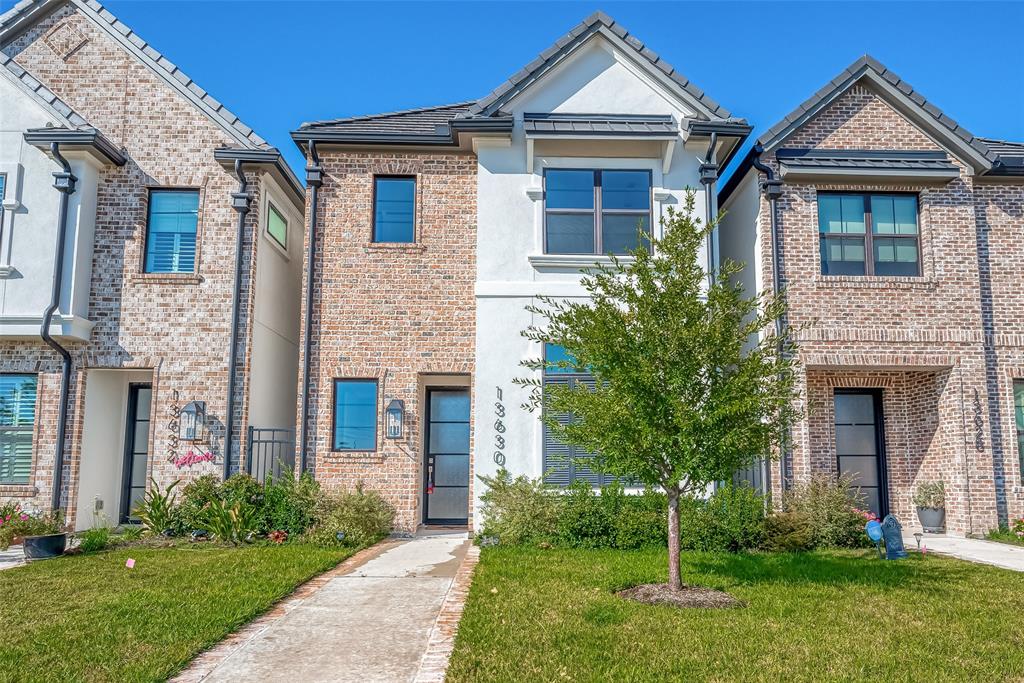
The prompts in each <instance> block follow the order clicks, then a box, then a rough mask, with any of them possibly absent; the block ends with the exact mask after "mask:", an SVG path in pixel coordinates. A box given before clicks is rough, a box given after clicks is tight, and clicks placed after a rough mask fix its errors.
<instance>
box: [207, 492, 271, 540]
mask: <svg viewBox="0 0 1024 683" xmlns="http://www.w3.org/2000/svg"><path fill="white" fill-rule="evenodd" d="M205 512H206V514H205V519H204V522H203V526H202V528H203V529H204V530H205V531H206V532H208V533H209V534H210V536H212V537H213V538H214V540H217V541H220V542H221V543H231V544H234V545H238V544H239V543H247V542H249V541H250V540H252V536H253V535H254V534H255V533H256V531H257V529H258V527H259V518H258V514H257V510H256V508H254V507H253V506H252V505H250V504H249V503H246V502H244V501H242V500H236V501H234V502H233V503H229V502H228V501H226V500H220V499H218V500H215V501H213V502H212V503H210V504H209V505H208V506H207V507H206V511H205Z"/></svg>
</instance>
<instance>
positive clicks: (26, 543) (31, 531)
mask: <svg viewBox="0 0 1024 683" xmlns="http://www.w3.org/2000/svg"><path fill="white" fill-rule="evenodd" d="M0 512H3V513H4V514H3V516H2V519H3V520H4V523H3V526H0V549H3V550H6V549H7V548H9V547H10V546H11V545H13V544H14V543H16V542H18V541H20V542H21V544H22V548H23V550H24V552H25V559H27V560H44V559H48V558H51V557H57V556H58V555H61V554H63V552H64V549H65V548H66V547H67V543H68V535H67V532H66V531H64V513H63V512H61V511H60V510H55V511H53V512H46V513H41V514H31V513H29V512H27V511H25V510H23V509H22V508H21V506H20V505H16V506H14V507H13V508H11V509H5V510H3V511H0Z"/></svg>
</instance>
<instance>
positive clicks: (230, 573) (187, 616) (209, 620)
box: [0, 544, 353, 681]
mask: <svg viewBox="0 0 1024 683" xmlns="http://www.w3.org/2000/svg"><path fill="white" fill-rule="evenodd" d="M352 552H353V551H351V550H345V549H341V548H337V549H331V548H320V547H316V546H309V545H297V544H296V545H282V546H270V545H254V546H246V547H242V548H225V547H217V546H213V545H205V544H204V545H195V546H190V545H183V546H179V547H174V548H141V547H137V548H126V549H121V550H114V551H110V552H101V553H96V554H91V555H80V556H65V557H61V558H57V559H53V560H47V561H45V562H36V563H33V564H29V565H26V566H23V567H16V568H14V569H8V570H5V571H2V572H0V596H2V598H0V681H15V680H17V681H36V680H38V681H43V680H49V681H53V680H68V681H70V680H74V681H155V680H164V679H166V678H167V677H168V676H170V675H172V674H173V673H175V672H176V671H178V670H179V669H181V668H182V667H183V666H184V665H185V664H187V663H188V661H189V660H190V659H191V658H192V657H193V656H194V655H196V654H198V653H199V652H201V651H202V650H204V649H206V648H207V647H209V646H211V645H213V644H214V643H216V642H217V641H219V640H221V639H222V638H223V637H224V636H226V635H227V634H229V633H231V632H232V631H233V630H235V629H236V628H237V627H239V626H241V625H242V624H244V623H246V622H247V621H249V620H251V619H252V618H253V617H255V616H257V615H259V614H260V613H262V612H264V611H265V610H266V609H267V608H268V607H269V606H270V605H271V604H273V603H274V602H275V601H277V600H278V599H280V598H282V597H284V596H286V595H288V594H289V593H290V592H292V590H294V588H295V587H296V586H298V585H299V584H301V583H303V582H304V581H306V580H307V579H309V578H311V577H313V576H315V575H317V574H319V573H321V572H323V571H325V570H327V569H330V568H331V567H333V566H335V565H336V564H337V563H338V562H340V561H341V560H343V559H344V558H345V557H347V556H348V555H351V554H352ZM129 557H131V558H134V559H135V567H134V569H128V568H127V567H125V562H126V560H127V559H128V558H129Z"/></svg>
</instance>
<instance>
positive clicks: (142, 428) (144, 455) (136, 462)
mask: <svg viewBox="0 0 1024 683" xmlns="http://www.w3.org/2000/svg"><path fill="white" fill-rule="evenodd" d="M152 397H153V387H152V385H149V384H130V385H129V386H128V413H127V419H126V420H125V435H124V468H123V470H122V472H123V473H122V475H121V523H122V524H124V523H125V522H128V521H130V520H131V519H133V517H132V510H134V509H135V506H136V505H138V504H139V503H140V502H141V501H142V498H143V496H145V495H146V469H147V466H148V465H149V409H150V401H151V399H152Z"/></svg>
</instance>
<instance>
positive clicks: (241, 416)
mask: <svg viewBox="0 0 1024 683" xmlns="http://www.w3.org/2000/svg"><path fill="white" fill-rule="evenodd" d="M54 36H56V37H60V36H64V37H67V36H71V37H74V38H75V40H74V41H73V42H75V43H76V46H75V47H74V49H73V50H72V51H71V52H70V53H69V54H62V52H63V50H57V51H55V49H54V47H53V44H54V43H55V42H59V43H61V44H62V45H64V46H66V45H67V41H66V40H64V39H61V40H60V41H55V40H53V39H52V38H53V37H54ZM48 37H50V38H51V39H50V40H47V38H48ZM81 38H84V42H83V41H81V40H80V39H81ZM4 52H5V53H6V54H8V55H9V56H11V57H12V58H14V59H15V60H16V61H17V62H18V63H19V64H20V65H21V66H23V67H24V68H25V69H27V70H28V71H29V72H30V73H32V74H33V75H34V76H35V77H36V78H38V79H39V80H40V81H41V82H42V83H43V84H44V85H45V86H46V87H47V88H49V89H50V90H52V91H53V92H54V93H56V94H57V95H58V96H59V97H60V98H62V99H63V100H64V101H65V102H67V103H68V104H69V105H70V106H71V107H72V108H73V109H74V110H75V111H76V112H77V113H79V114H81V115H82V116H83V117H84V118H85V119H86V120H87V121H88V122H89V123H90V125H92V126H95V127H96V128H98V129H99V130H100V131H101V132H102V133H103V134H104V135H105V136H106V137H107V138H108V139H109V140H111V141H112V142H113V143H114V144H115V146H117V147H119V148H122V149H123V150H124V152H125V154H126V156H127V157H128V163H127V164H126V165H124V166H123V167H114V166H108V167H106V168H105V169H104V170H103V172H102V174H101V178H100V183H99V189H98V196H97V215H96V229H95V240H94V255H93V267H92V284H91V296H90V305H89V315H88V318H89V320H91V321H93V322H94V323H95V327H94V328H93V330H92V336H91V339H90V341H89V342H88V343H65V345H66V346H67V347H68V348H69V350H70V351H71V352H72V354H73V356H74V371H73V378H72V382H71V386H72V394H71V401H70V406H71V407H70V410H69V415H68V439H67V444H66V451H65V476H64V487H65V492H64V502H65V505H66V506H67V508H68V514H69V517H70V518H71V519H70V520H69V521H70V522H74V519H73V518H74V514H75V507H76V495H77V485H76V483H77V474H78V467H79V457H80V454H81V439H82V427H83V425H82V419H83V410H84V388H85V382H86V379H87V377H88V374H89V373H90V372H91V371H93V370H99V369H125V368H137V369H144V370H148V371H151V372H152V384H153V409H152V414H151V417H152V420H153V422H152V425H153V428H152V429H151V432H150V440H151V441H150V449H149V452H150V458H149V474H150V475H151V476H152V477H154V478H155V479H156V480H157V482H159V483H160V484H161V485H166V484H167V483H169V482H170V481H172V480H174V479H178V478H188V477H194V476H198V475H200V474H205V473H215V474H219V473H220V471H221V468H222V465H221V464H219V463H217V464H214V463H203V464H200V465H195V466H192V467H190V468H186V469H183V470H179V469H178V468H177V467H175V466H174V465H173V464H171V463H170V462H169V458H170V457H172V455H175V454H177V455H182V454H183V451H184V449H185V447H184V445H179V447H178V451H179V452H178V453H173V452H172V448H171V435H172V433H173V430H172V428H171V426H170V425H169V422H171V420H172V413H171V410H172V406H173V405H177V406H178V407H181V405H183V404H184V403H186V402H188V401H191V400H200V401H205V402H206V407H207V413H208V416H209V418H210V419H212V421H213V427H212V434H211V443H210V444H209V446H210V447H211V448H212V450H213V451H214V452H215V453H216V454H217V455H220V454H222V453H223V448H222V442H223V429H224V427H223V425H224V418H225V409H226V393H227V379H228V376H227V362H228V343H227V340H229V339H230V332H231V301H232V295H233V288H234V262H235V253H236V252H235V244H236V230H237V217H238V214H237V212H236V211H234V210H233V209H232V206H231V193H232V192H235V191H236V190H237V187H238V180H237V179H236V178H234V177H233V176H232V175H231V174H230V173H228V172H227V171H225V170H224V169H223V168H222V167H221V166H220V165H219V164H218V163H217V162H216V161H215V160H214V157H213V151H214V149H216V148H218V147H223V146H229V145H237V143H236V142H235V141H234V140H233V139H232V138H231V137H230V136H229V135H228V134H227V133H226V132H225V131H224V130H223V129H222V128H220V127H219V126H218V125H217V124H215V123H214V122H213V121H212V120H211V119H210V118H208V117H207V116H206V115H205V114H203V113H202V112H200V111H199V109H197V107H196V106H195V105H193V104H192V103H190V102H189V101H187V100H186V99H185V98H184V97H182V96H181V95H180V93H178V92H176V91H175V90H173V89H172V88H171V87H170V86H168V85H167V84H166V83H165V82H163V81H162V80H161V79H160V78H159V77H158V76H157V75H156V74H154V73H153V71H152V70H151V69H149V68H148V67H147V66H145V65H144V64H143V63H142V62H141V61H139V60H138V59H137V58H135V57H134V56H133V55H130V54H129V53H128V52H127V51H125V49H124V48H123V47H122V46H120V45H118V44H117V43H115V42H114V41H113V40H112V39H111V38H110V37H109V36H108V35H106V34H105V33H104V32H103V31H101V30H100V29H98V28H97V27H96V26H95V25H94V24H92V23H91V22H90V21H89V20H88V19H87V18H86V17H85V16H83V15H82V14H80V13H79V11H78V10H77V9H75V8H74V7H73V6H72V5H67V6H65V7H63V8H62V9H60V10H58V11H56V12H54V13H53V14H51V15H50V16H49V17H46V18H45V19H43V20H41V21H40V22H39V23H38V24H37V25H36V26H34V27H33V28H32V29H30V30H29V31H27V32H26V33H24V34H23V35H21V36H20V37H18V38H17V39H16V40H15V41H14V42H12V43H10V44H8V45H6V46H5V47H4ZM248 177H249V180H250V184H249V191H250V193H251V194H252V203H251V206H252V207H253V210H252V211H251V212H250V214H249V217H248V225H247V229H246V240H245V244H244V245H243V251H244V263H243V273H244V276H243V287H242V292H241V301H242V306H241V315H240V322H241V334H240V339H241V345H240V349H239V355H238V358H239V364H238V374H237V377H238V381H236V400H235V406H236V416H235V425H236V432H235V444H236V445H235V448H234V451H233V453H234V456H235V457H236V458H237V457H238V453H239V452H240V451H241V449H242V448H244V444H243V443H241V441H242V439H241V435H244V434H245V428H246V420H245V406H244V397H245V396H247V395H248V388H247V377H248V374H249V372H248V371H249V368H248V366H247V359H248V358H249V353H248V348H249V344H250V343H251V338H252V336H251V320H250V311H251V310H252V304H253V297H254V288H253V287H252V282H253V278H254V270H255V256H256V254H255V249H256V244H257V243H258V240H255V239H254V236H255V235H256V234H257V230H256V225H257V222H258V214H259V212H258V210H256V207H258V206H259V205H260V204H259V197H260V192H261V187H260V182H261V180H260V177H259V176H258V174H256V173H250V174H248ZM153 187H188V188H198V189H199V190H200V209H199V228H198V236H197V255H196V263H197V268H196V273H195V274H160V275H155V274H145V273H143V272H142V271H143V259H144V253H143V251H144V245H145V229H146V216H147V198H148V190H149V188H153ZM54 192H56V191H54ZM19 371H24V372H38V373H39V398H38V404H37V430H36V438H35V441H34V451H35V457H34V467H33V472H32V478H31V481H32V484H31V485H30V486H19V487H0V500H2V499H4V498H17V499H19V500H21V501H22V502H23V503H27V504H28V505H30V506H33V507H39V508H47V507H49V504H50V497H51V491H50V490H49V489H50V487H51V484H52V468H53V454H54V446H55V444H54V425H55V424H56V411H57V395H58V388H59V384H60V364H59V359H58V358H57V356H56V354H55V353H53V352H52V351H51V350H50V349H49V348H48V347H46V346H44V345H43V344H42V343H41V342H25V341H3V342H0V372H19ZM175 395H177V399H176V398H175ZM119 438H120V435H112V436H111V440H112V444H114V445H113V446H112V447H116V443H117V440H118V439H119ZM236 468H237V465H236ZM111 476H119V475H118V474H117V473H112V475H111Z"/></svg>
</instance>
